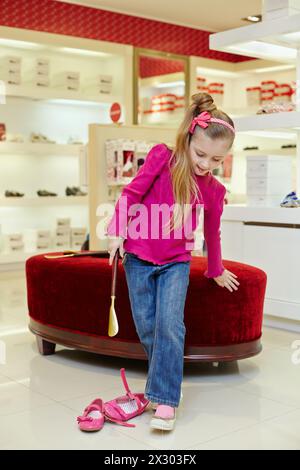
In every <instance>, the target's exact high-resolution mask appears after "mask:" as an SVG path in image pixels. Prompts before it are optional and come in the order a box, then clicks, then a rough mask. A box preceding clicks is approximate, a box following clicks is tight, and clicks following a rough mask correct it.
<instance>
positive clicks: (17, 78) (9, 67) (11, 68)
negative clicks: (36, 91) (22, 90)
mask: <svg viewBox="0 0 300 470" xmlns="http://www.w3.org/2000/svg"><path fill="white" fill-rule="evenodd" d="M21 64H22V59H21V57H18V56H5V57H3V58H1V62H0V80H3V81H4V82H5V83H6V84H7V85H21Z"/></svg>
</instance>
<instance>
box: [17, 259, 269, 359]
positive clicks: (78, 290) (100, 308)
mask: <svg viewBox="0 0 300 470" xmlns="http://www.w3.org/2000/svg"><path fill="white" fill-rule="evenodd" d="M52 254H53V253H52ZM206 263H207V260H206V258H204V257H193V258H192V261H191V271H190V283H189V287H188V293H187V298H186V304H185V326H186V337H185V356H184V359H185V361H232V360H237V359H243V358H246V357H250V356H253V355H255V354H258V353H259V352H260V351H261V349H262V347H261V340H260V338H261V329H262V317H263V305H264V296H265V289H266V283H267V276H266V273H265V272H264V271H262V270H261V269H258V268H256V267H254V266H249V265H247V264H242V263H238V262H235V261H226V260H225V261H223V264H224V266H225V268H227V269H229V270H230V271H232V272H233V273H235V274H236V275H237V276H238V281H239V282H240V286H239V289H238V290H237V291H233V292H230V291H229V290H228V289H226V288H225V287H224V288H222V287H220V286H218V285H217V284H216V283H215V281H214V280H213V279H207V278H206V277H205V276H203V273H204V270H205V268H206ZM111 277H112V267H111V266H110V265H109V264H108V255H107V258H94V257H93V258H92V257H81V258H79V257H78V258H65V259H51V260H50V259H46V258H45V257H44V255H43V254H41V255H37V256H33V257H31V258H29V259H28V260H27V262H26V279H27V300H28V308H29V316H30V322H29V328H30V330H31V331H32V333H34V334H35V335H36V338H37V342H38V347H39V351H40V353H41V354H53V353H54V352H55V344H56V343H57V344H61V345H65V346H67V347H70V348H75V349H82V350H85V351H91V352H95V353H100V354H105V355H109V356H120V357H126V358H134V359H145V360H147V356H146V353H145V351H144V348H143V346H142V344H141V343H140V341H139V338H138V336H137V333H136V330H135V325H134V322H133V318H132V314H131V308H130V301H129V294H128V288H127V283H126V277H125V271H124V269H123V265H122V263H121V261H119V271H118V282H117V292H116V301H115V310H116V313H117V317H118V322H119V332H118V334H117V335H116V336H114V337H109V336H108V334H107V331H108V318H109V309H110V302H111V297H110V295H111Z"/></svg>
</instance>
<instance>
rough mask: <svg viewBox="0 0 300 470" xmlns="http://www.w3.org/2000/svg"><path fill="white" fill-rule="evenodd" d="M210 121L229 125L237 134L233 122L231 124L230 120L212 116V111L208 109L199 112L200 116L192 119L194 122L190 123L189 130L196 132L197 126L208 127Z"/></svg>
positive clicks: (192, 132)
mask: <svg viewBox="0 0 300 470" xmlns="http://www.w3.org/2000/svg"><path fill="white" fill-rule="evenodd" d="M209 122H215V123H217V124H222V126H225V127H227V128H228V129H230V130H231V131H232V132H233V133H234V134H235V129H234V127H233V126H232V125H231V124H229V122H227V121H224V120H223V119H219V118H214V117H211V115H210V113H208V112H207V111H203V112H202V113H200V114H198V116H196V117H194V119H193V120H192V124H191V125H190V129H189V132H190V133H191V134H194V130H195V127H196V126H200V127H202V128H203V129H206V127H208V123H209Z"/></svg>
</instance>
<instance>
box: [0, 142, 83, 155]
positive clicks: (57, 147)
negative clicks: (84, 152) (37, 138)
mask: <svg viewBox="0 0 300 470" xmlns="http://www.w3.org/2000/svg"><path fill="white" fill-rule="evenodd" d="M83 147H84V145H79V144H48V143H31V142H0V155H1V154H2V155H8V154H14V155H33V154H43V155H73V156H77V155H79V153H80V150H81V149H82V148H83Z"/></svg>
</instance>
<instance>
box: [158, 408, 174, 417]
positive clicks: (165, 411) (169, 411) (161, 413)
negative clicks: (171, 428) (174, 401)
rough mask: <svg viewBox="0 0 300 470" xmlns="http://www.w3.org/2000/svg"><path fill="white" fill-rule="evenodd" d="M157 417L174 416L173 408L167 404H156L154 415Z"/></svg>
mask: <svg viewBox="0 0 300 470" xmlns="http://www.w3.org/2000/svg"><path fill="white" fill-rule="evenodd" d="M154 416H157V417H158V418H164V419H172V418H174V408H173V407H172V406H169V405H158V407H157V408H156V412H155V415H154Z"/></svg>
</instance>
